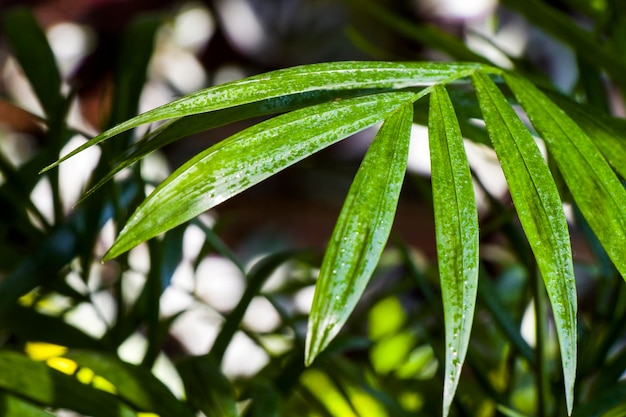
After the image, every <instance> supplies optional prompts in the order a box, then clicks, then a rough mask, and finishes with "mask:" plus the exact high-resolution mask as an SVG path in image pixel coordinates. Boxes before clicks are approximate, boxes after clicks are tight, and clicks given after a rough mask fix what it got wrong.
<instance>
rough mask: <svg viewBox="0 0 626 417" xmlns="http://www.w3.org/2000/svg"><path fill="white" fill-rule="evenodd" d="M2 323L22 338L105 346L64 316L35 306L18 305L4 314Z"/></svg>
mask: <svg viewBox="0 0 626 417" xmlns="http://www.w3.org/2000/svg"><path fill="white" fill-rule="evenodd" d="M0 323H1V324H2V326H3V328H4V329H7V330H10V331H11V332H13V334H15V335H17V336H18V337H20V338H22V340H36V341H40V342H48V343H54V344H57V345H62V346H69V345H71V346H74V347H78V348H83V349H98V348H103V343H102V342H100V341H98V340H95V339H94V338H92V337H91V336H89V335H87V334H86V333H84V332H83V331H81V330H80V329H77V328H76V327H74V326H72V325H70V324H68V323H67V322H66V321H65V320H64V318H63V317H54V316H49V315H46V314H43V313H40V312H38V311H37V310H36V309H34V308H28V307H23V306H19V305H16V306H14V307H13V308H11V309H9V310H7V311H6V313H5V314H3V315H2V317H1V318H0Z"/></svg>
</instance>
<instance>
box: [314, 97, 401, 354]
mask: <svg viewBox="0 0 626 417" xmlns="http://www.w3.org/2000/svg"><path fill="white" fill-rule="evenodd" d="M412 120H413V107H412V105H411V104H405V105H403V106H401V107H400V108H399V109H398V110H397V111H395V112H394V113H392V114H391V115H390V116H389V118H388V119H387V120H386V121H385V123H384V124H383V126H382V127H381V129H380V130H379V132H378V134H377V135H376V138H375V139H374V141H373V142H372V145H371V146H370V148H369V150H368V152H367V154H366V155H365V158H364V159H363V162H362V164H361V166H360V168H359V170H358V172H357V174H356V176H355V179H354V181H353V183H352V186H351V187H350V190H349V191H348V195H347V197H346V200H345V202H344V204H343V208H342V210H341V213H340V215H339V219H338V220H337V224H336V225H335V229H334V231H333V233H332V236H331V239H330V243H329V245H328V249H327V250H326V254H325V256H324V260H323V261H322V266H321V269H320V274H319V278H318V281H317V284H316V287H315V295H314V297H313V305H312V307H311V313H310V316H309V329H308V332H307V340H306V352H305V363H306V365H310V364H311V363H313V360H314V359H315V358H316V357H317V356H318V355H319V354H320V353H321V352H322V350H324V348H325V347H326V346H328V344H329V343H330V342H331V340H332V339H333V338H334V337H335V336H336V335H337V333H338V332H339V330H340V329H341V327H342V326H343V324H344V323H345V322H346V321H347V319H348V317H349V316H350V313H352V310H353V309H354V307H355V306H356V303H357V301H358V300H359V298H360V297H361V294H362V293H363V291H364V290H365V287H366V285H367V283H368V281H369V279H370V277H371V275H372V273H373V271H374V268H375V267H376V265H377V263H378V259H379V258H380V255H381V253H382V251H383V249H384V247H385V244H386V243H387V239H388V237H389V232H390V231H391V225H392V223H393V218H394V215H395V211H396V206H397V204H398V197H399V195H400V188H401V186H402V181H403V179H404V173H405V170H406V164H407V158H408V145H409V139H410V136H411V124H412Z"/></svg>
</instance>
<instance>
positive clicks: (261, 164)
mask: <svg viewBox="0 0 626 417" xmlns="http://www.w3.org/2000/svg"><path fill="white" fill-rule="evenodd" d="M416 97H417V96H416V95H415V94H413V93H385V94H376V95H371V96H365V97H359V98H355V99H348V100H340V101H333V102H330V103H325V104H321V105H318V106H312V107H307V108H305V109H301V110H297V111H294V112H291V113H288V114H285V115H282V116H278V117H275V118H273V119H270V120H267V121H265V122H262V123H259V124H257V125H254V126H252V127H250V128H248V129H246V130H244V131H242V132H240V133H237V134H235V135H233V136H231V137H230V138H228V139H226V140H224V141H222V142H220V143H218V144H216V145H214V146H212V147H211V148H209V149H207V150H206V151H203V152H201V153H200V154H198V155H196V156H195V157H194V158H192V159H191V160H189V161H188V162H187V163H185V164H184V165H183V166H181V167H180V168H179V169H178V170H176V172H174V173H173V174H172V175H170V176H169V177H168V178H167V179H166V180H165V181H163V182H162V183H161V184H160V185H159V187H157V189H156V190H155V191H154V192H153V193H152V194H151V195H150V196H148V197H147V198H146V200H144V202H143V203H142V204H141V205H140V206H139V208H137V210H136V211H135V213H134V214H133V215H132V216H131V218H130V219H129V221H128V222H127V223H126V226H125V227H124V229H123V230H122V232H121V233H120V236H119V237H118V239H117V240H116V241H115V243H114V244H113V247H112V248H111V249H110V250H109V252H108V253H107V255H106V256H105V259H111V258H113V257H115V256H117V255H119V254H120V253H123V252H125V251H127V250H128V249H130V248H132V247H134V246H135V245H137V244H139V243H141V242H143V241H145V240H148V239H150V238H152V237H155V236H157V235H158V234H160V233H163V232H165V231H167V230H170V229H172V228H173V227H175V226H178V225H179V224H181V223H183V222H185V221H187V220H190V219H192V218H193V217H195V216H197V215H198V214H200V213H202V212H204V211H206V210H208V209H210V208H212V207H215V206H216V205H218V204H219V203H221V202H222V201H224V200H227V199H228V198H230V197H232V196H234V195H235V194H238V193H240V192H241V191H243V190H245V189H247V188H250V187H252V186H253V185H254V184H257V183H259V182H261V181H262V180H264V179H266V178H268V177H270V176H271V175H273V174H275V173H277V172H278V171H280V170H282V169H285V168H287V167H288V166H290V165H293V164H294V163H296V162H298V161H300V160H302V159H304V158H306V157H308V156H310V155H312V154H313V153H315V152H317V151H319V150H321V149H323V148H325V147H327V146H329V145H331V144H333V143H335V142H337V141H339V140H341V139H344V138H346V137H348V136H350V135H352V134H354V133H357V132H359V131H361V130H363V129H365V128H367V127H370V126H372V125H374V124H376V123H378V122H380V121H381V120H383V119H385V118H386V117H387V115H388V114H389V113H391V112H393V111H394V110H395V109H397V108H398V107H399V106H400V105H402V104H405V103H407V102H412V101H413V100H415V99H416Z"/></svg>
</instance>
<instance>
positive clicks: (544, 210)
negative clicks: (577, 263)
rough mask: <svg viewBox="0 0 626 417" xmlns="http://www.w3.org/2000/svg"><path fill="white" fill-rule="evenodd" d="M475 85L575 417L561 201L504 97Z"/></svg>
mask: <svg viewBox="0 0 626 417" xmlns="http://www.w3.org/2000/svg"><path fill="white" fill-rule="evenodd" d="M472 80H473V82H474V87H475V89H476V94H477V96H478V99H479V103H480V107H481V109H482V112H483V117H484V120H485V125H486V126H487V131H488V133H489V137H490V138H491V141H492V142H493V146H494V149H495V151H496V153H497V155H498V160H499V161H500V165H501V166H502V170H503V171H504V176H505V178H506V180H507V183H508V185H509V190H510V193H511V197H512V199H513V203H514V204H515V209H516V211H517V214H518V216H519V219H520V222H521V224H522V227H523V229H524V232H525V233H526V237H527V239H528V242H529V244H530V247H531V249H532V251H533V254H534V255H535V259H536V260H537V266H538V267H539V270H540V271H541V275H542V277H543V280H544V283H545V286H546V289H547V291H548V296H549V297H550V303H551V305H552V311H553V314H554V320H555V325H556V329H557V334H558V337H559V342H560V346H561V360H562V363H563V374H564V377H565V393H566V398H567V407H568V411H569V412H570V413H571V410H572V405H573V397H574V381H575V378H576V333H577V324H576V311H577V299H576V280H575V279H574V265H573V261H572V249H571V246H570V239H569V231H568V227H567V221H566V219H565V214H564V212H563V208H562V203H561V199H560V197H559V193H558V190H557V188H556V184H555V183H554V180H553V179H552V175H551V174H550V170H549V168H548V165H547V164H546V162H545V161H544V159H543V157H542V156H541V153H540V151H539V148H538V147H537V144H536V143H535V141H534V139H533V137H532V136H531V134H530V132H529V131H528V129H526V127H525V126H524V124H523V123H522V121H521V120H520V119H519V118H518V117H517V115H516V113H515V111H514V110H513V109H512V108H511V106H510V105H509V103H508V102H507V100H506V98H505V97H504V95H503V94H502V93H501V92H500V90H499V89H498V87H497V86H496V85H495V83H494V82H493V81H492V80H491V79H490V78H489V77H488V76H486V75H484V74H474V76H473V77H472Z"/></svg>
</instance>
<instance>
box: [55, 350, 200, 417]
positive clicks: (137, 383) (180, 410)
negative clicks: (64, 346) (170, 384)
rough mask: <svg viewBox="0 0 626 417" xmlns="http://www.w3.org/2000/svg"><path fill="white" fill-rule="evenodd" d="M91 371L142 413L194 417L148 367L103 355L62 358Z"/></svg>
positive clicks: (73, 353)
mask: <svg viewBox="0 0 626 417" xmlns="http://www.w3.org/2000/svg"><path fill="white" fill-rule="evenodd" d="M63 356H64V357H66V358H69V359H72V360H74V361H76V363H78V365H80V366H82V367H86V368H88V369H90V370H92V371H93V372H94V373H95V375H98V376H100V377H102V378H104V379H105V380H107V381H109V382H110V383H111V384H113V387H115V391H116V392H117V395H118V396H119V397H121V398H123V399H124V400H126V401H128V402H129V403H130V404H132V405H133V406H134V407H135V408H137V409H138V410H141V411H148V412H154V413H157V414H159V415H163V416H167V415H172V416H173V415H176V416H181V417H183V416H192V415H193V413H191V412H190V410H188V409H186V408H185V407H183V403H182V402H180V401H179V400H178V399H177V398H176V397H175V396H174V394H172V392H171V391H170V390H169V389H168V388H167V387H166V386H165V385H163V383H162V382H161V381H160V380H158V379H157V378H156V377H155V376H154V375H153V374H152V373H151V372H150V371H149V370H148V369H147V368H145V367H141V366H138V365H132V364H129V363H125V362H122V361H121V360H120V359H118V358H116V357H113V356H109V355H106V354H104V353H100V352H89V351H79V350H70V351H69V352H68V353H66V354H65V355H63Z"/></svg>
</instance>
